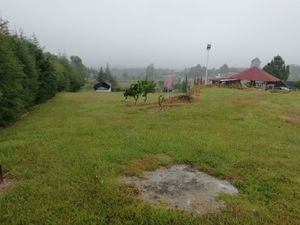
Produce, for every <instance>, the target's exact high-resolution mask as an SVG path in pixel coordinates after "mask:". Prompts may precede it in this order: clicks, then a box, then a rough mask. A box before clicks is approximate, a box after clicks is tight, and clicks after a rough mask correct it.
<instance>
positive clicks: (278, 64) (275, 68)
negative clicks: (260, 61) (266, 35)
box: [263, 55, 290, 81]
mask: <svg viewBox="0 0 300 225" xmlns="http://www.w3.org/2000/svg"><path fill="white" fill-rule="evenodd" d="M263 69H264V71H266V72H268V73H270V74H272V75H274V76H275V77H277V78H279V79H280V80H284V81H286V80H287V79H288V77H289V73H290V68H289V66H286V65H285V62H284V60H283V59H282V58H281V56H279V55H278V56H275V57H274V59H273V60H272V61H271V62H270V63H268V64H267V65H266V66H265V67H264V68H263Z"/></svg>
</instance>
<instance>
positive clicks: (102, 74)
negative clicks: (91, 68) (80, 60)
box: [97, 67, 105, 82]
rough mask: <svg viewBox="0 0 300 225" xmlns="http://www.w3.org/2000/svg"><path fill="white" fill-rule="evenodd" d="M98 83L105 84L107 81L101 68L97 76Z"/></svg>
mask: <svg viewBox="0 0 300 225" xmlns="http://www.w3.org/2000/svg"><path fill="white" fill-rule="evenodd" d="M97 81H98V82H104V81H105V73H104V71H103V68H102V67H100V70H99V73H98V74H97Z"/></svg>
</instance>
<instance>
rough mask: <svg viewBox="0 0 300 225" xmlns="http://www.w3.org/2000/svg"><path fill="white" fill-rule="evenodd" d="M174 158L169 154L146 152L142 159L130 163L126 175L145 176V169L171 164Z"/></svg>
mask: <svg viewBox="0 0 300 225" xmlns="http://www.w3.org/2000/svg"><path fill="white" fill-rule="evenodd" d="M172 162H173V160H172V158H171V156H170V155H168V154H146V155H145V156H144V157H143V158H142V159H136V160H132V161H130V162H129V163H128V165H127V168H126V172H125V175H127V176H137V177H143V172H144V171H153V170H156V169H157V168H159V167H161V166H168V165H171V163H172Z"/></svg>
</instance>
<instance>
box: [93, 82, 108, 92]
mask: <svg viewBox="0 0 300 225" xmlns="http://www.w3.org/2000/svg"><path fill="white" fill-rule="evenodd" d="M94 90H95V91H96V92H111V84H110V83H108V82H104V81H102V82H99V83H97V84H95V85H94Z"/></svg>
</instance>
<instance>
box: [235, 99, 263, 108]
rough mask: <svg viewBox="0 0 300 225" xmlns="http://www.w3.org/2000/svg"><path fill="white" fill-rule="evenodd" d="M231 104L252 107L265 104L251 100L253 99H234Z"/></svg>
mask: <svg viewBox="0 0 300 225" xmlns="http://www.w3.org/2000/svg"><path fill="white" fill-rule="evenodd" d="M231 102H232V103H234V104H237V105H252V106H257V105H262V104H263V102H262V101H261V100H258V99H251V98H237V99H233V100H232V101H231Z"/></svg>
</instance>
